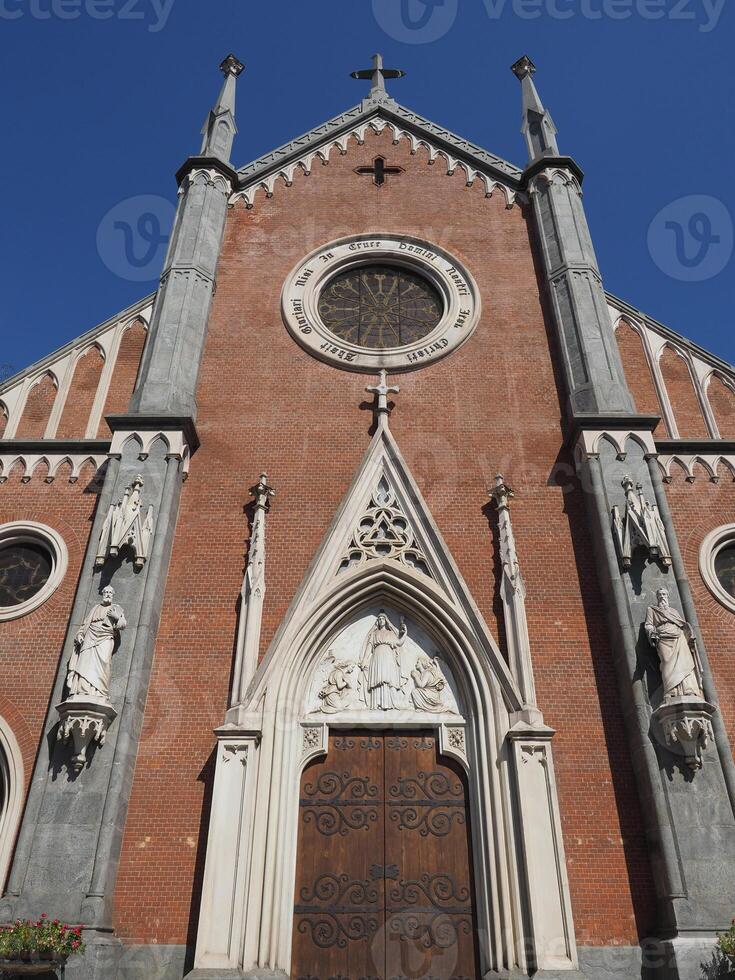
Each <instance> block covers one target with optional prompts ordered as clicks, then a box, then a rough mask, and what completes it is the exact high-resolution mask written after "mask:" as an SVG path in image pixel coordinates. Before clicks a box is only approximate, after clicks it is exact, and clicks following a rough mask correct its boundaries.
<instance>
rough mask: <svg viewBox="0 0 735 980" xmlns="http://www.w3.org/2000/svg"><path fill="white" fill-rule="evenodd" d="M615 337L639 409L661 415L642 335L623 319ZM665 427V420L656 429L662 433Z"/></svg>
mask: <svg viewBox="0 0 735 980" xmlns="http://www.w3.org/2000/svg"><path fill="white" fill-rule="evenodd" d="M615 337H616V339H617V341H618V347H619V349H620V356H621V357H622V359H623V367H624V368H625V378H626V380H627V382H628V387H629V388H630V390H631V391H632V393H633V398H634V399H635V405H636V408H637V410H638V411H639V412H641V413H643V414H647V415H661V403H660V402H659V399H658V392H657V391H656V385H655V384H654V380H653V374H652V373H651V366H650V364H649V362H648V358H647V356H646V352H645V350H644V347H643V340H642V339H641V335H640V334H639V333H638V332H637V331H636V330H634V329H633V327H631V325H630V324H629V323H628V322H627V321H625V320H621V321H620V324H619V326H618V328H617V330H616V331H615ZM663 429H664V424H663V422H659V424H658V426H657V427H656V429H655V431H656V432H657V433H658V434H661V432H662V430H663Z"/></svg>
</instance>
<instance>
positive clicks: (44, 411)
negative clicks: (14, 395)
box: [16, 374, 56, 439]
mask: <svg viewBox="0 0 735 980" xmlns="http://www.w3.org/2000/svg"><path fill="white" fill-rule="evenodd" d="M55 400H56V385H55V384H54V382H53V379H52V378H51V375H50V374H44V376H43V377H42V378H41V380H40V381H39V382H37V383H36V384H35V385H34V386H33V387H32V388H31V390H30V391H29V392H28V397H27V398H26V403H25V406H24V408H23V414H22V416H21V419H20V425H19V426H18V429H17V432H16V438H17V439H42V438H43V435H44V432H45V431H46V426H47V424H48V420H49V416H50V415H51V410H52V409H53V407H54V401H55Z"/></svg>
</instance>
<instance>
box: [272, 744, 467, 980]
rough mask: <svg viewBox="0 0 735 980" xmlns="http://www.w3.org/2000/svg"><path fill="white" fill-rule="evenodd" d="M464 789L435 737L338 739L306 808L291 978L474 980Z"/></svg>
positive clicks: (314, 766) (310, 770)
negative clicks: (440, 750)
mask: <svg viewBox="0 0 735 980" xmlns="http://www.w3.org/2000/svg"><path fill="white" fill-rule="evenodd" d="M476 939H477V924H476V918H475V909H474V889H473V878H472V861H471V836H470V814H469V807H468V800H467V786H466V780H465V776H464V773H463V772H462V770H461V768H460V767H459V766H458V765H456V764H454V763H453V762H452V761H451V760H448V759H446V758H445V757H440V756H439V753H438V742H437V739H436V737H435V735H434V734H433V733H431V732H421V731H417V732H398V733H395V732H391V733H386V734H370V733H366V732H364V731H349V732H346V731H345V732H335V733H334V734H332V735H331V736H330V739H329V751H328V753H327V756H326V758H322V759H318V760H315V761H314V762H312V763H311V764H310V765H308V766H307V767H306V769H305V770H304V773H303V775H302V779H301V793H300V800H299V843H298V860H297V869H296V891H295V904H294V929H293V954H292V969H291V976H292V977H293V978H294V980H409V978H410V980H418V978H422V980H474V978H476V977H478V976H479V975H480V974H479V970H478V961H477V946H476Z"/></svg>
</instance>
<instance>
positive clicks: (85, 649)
mask: <svg viewBox="0 0 735 980" xmlns="http://www.w3.org/2000/svg"><path fill="white" fill-rule="evenodd" d="M114 597H115V590H114V589H113V588H112V586H111V585H107V586H105V588H104V589H103V590H102V601H101V602H99V603H97V605H96V606H94V608H93V609H92V610H91V611H90V613H89V614H88V615H87V618H86V619H85V620H84V623H83V624H82V628H81V629H80V630H79V632H78V633H77V635H76V637H75V638H74V653H72V655H71V657H70V658H69V672H68V674H67V678H66V683H67V687H68V688H69V695H70V697H86V698H91V699H93V700H95V701H99V700H101V701H104V702H109V700H110V670H111V666H112V655H113V653H114V652H115V644H116V643H117V641H118V639H119V636H120V631H121V630H124V629H125V627H126V626H127V623H126V622H125V613H124V612H123V610H122V608H121V607H120V606H117V605H115V604H114V603H113V601H112V600H113V599H114Z"/></svg>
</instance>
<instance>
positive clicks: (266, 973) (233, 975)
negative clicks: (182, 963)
mask: <svg viewBox="0 0 735 980" xmlns="http://www.w3.org/2000/svg"><path fill="white" fill-rule="evenodd" d="M186 980H288V974H287V973H284V972H283V971H282V970H275V971H273V970H248V971H247V972H246V973H243V972H242V971H241V970H193V971H192V972H191V973H187V975H186Z"/></svg>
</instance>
